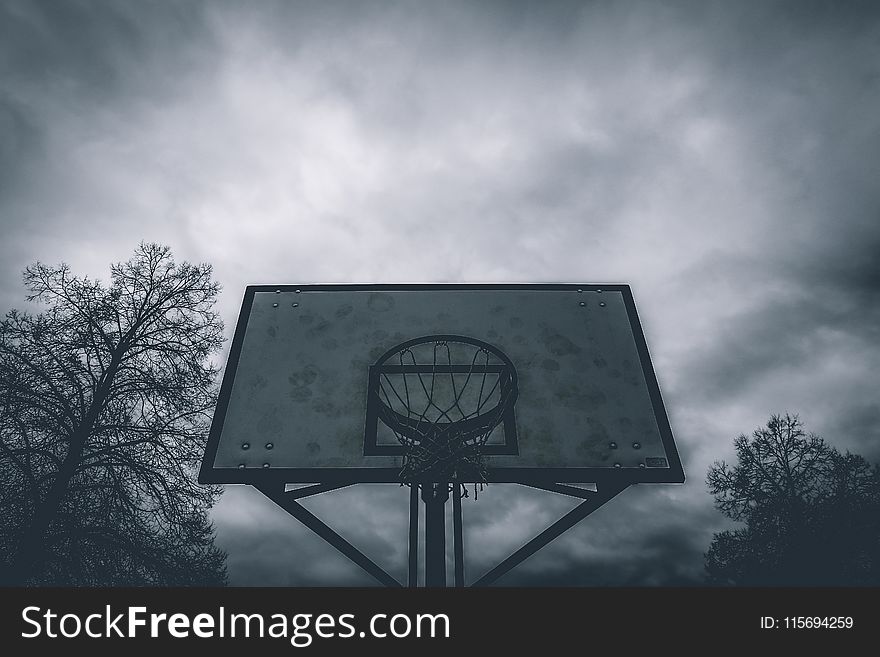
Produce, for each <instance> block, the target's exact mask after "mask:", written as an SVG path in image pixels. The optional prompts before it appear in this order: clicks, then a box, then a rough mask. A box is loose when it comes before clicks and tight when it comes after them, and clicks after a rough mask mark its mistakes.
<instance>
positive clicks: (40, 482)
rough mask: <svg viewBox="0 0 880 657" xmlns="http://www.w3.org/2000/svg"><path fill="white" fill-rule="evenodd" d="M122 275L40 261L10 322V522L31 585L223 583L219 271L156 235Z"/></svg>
mask: <svg viewBox="0 0 880 657" xmlns="http://www.w3.org/2000/svg"><path fill="white" fill-rule="evenodd" d="M110 271H111V279H110V283H109V285H106V286H105V285H103V284H102V283H101V282H100V281H98V280H90V279H88V278H83V277H77V276H75V275H73V274H72V273H71V271H70V269H69V267H68V266H66V265H61V266H57V267H52V266H46V265H43V264H40V263H37V264H35V265H33V266H31V267H28V268H27V269H26V270H25V273H24V282H25V285H26V287H27V288H28V290H29V291H30V295H29V296H28V300H29V301H32V302H37V303H41V304H44V305H45V306H46V309H45V311H44V312H41V313H39V314H30V313H21V312H17V311H15V310H13V311H11V312H9V313H8V314H7V315H6V318H5V319H4V320H3V321H2V322H0V438H2V440H0V446H2V450H0V478H2V481H0V494H2V500H0V505H2V509H3V513H4V522H3V528H2V529H0V541H2V545H0V549H2V554H3V563H2V567H3V569H4V571H5V576H4V578H3V579H5V580H6V581H8V582H15V583H22V584H41V583H57V584H84V585H90V584H106V585H114V584H134V585H142V584H143V585H149V584H222V583H225V579H226V571H225V555H224V554H223V553H222V552H221V551H220V550H218V549H217V548H216V547H215V546H214V541H213V530H212V527H211V525H210V522H209V520H208V518H207V510H208V509H209V508H210V506H211V505H212V504H213V502H214V501H215V499H216V497H217V495H218V494H219V489H217V488H212V487H205V486H200V485H198V484H197V483H196V479H195V467H196V464H197V463H198V461H199V459H200V457H201V453H202V450H203V448H204V444H205V439H206V434H207V427H208V424H209V422H210V413H211V411H212V409H213V406H214V402H215V399H216V388H215V377H216V373H217V372H216V368H215V367H214V366H213V365H212V364H211V362H210V356H211V354H212V353H213V352H215V351H216V350H217V349H218V348H219V347H220V345H221V343H222V340H223V337H222V334H223V326H222V323H221V322H220V320H219V317H218V315H217V314H216V313H215V312H214V310H213V306H214V303H215V301H216V297H217V294H218V292H219V286H218V284H217V283H216V282H215V281H213V280H212V271H211V267H210V266H209V265H203V264H202V265H191V264H189V263H183V264H179V265H178V264H176V263H175V262H174V260H173V258H172V255H171V253H170V251H169V249H168V248H166V247H161V246H159V245H155V244H141V245H140V246H139V247H138V248H137V249H136V250H135V253H134V255H133V257H132V258H131V259H130V260H128V261H127V262H123V263H118V264H115V265H112V266H111V270H110Z"/></svg>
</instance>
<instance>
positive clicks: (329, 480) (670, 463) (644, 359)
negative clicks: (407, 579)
mask: <svg viewBox="0 0 880 657" xmlns="http://www.w3.org/2000/svg"><path fill="white" fill-rule="evenodd" d="M279 290H280V291H281V292H296V291H301V292H303V293H306V292H322V291H323V292H333V291H352V292H394V291H422V292H431V291H439V290H546V291H570V292H577V291H583V292H596V291H607V292H619V293H620V294H621V295H622V298H623V301H624V305H625V308H626V313H627V317H628V319H629V324H630V328H631V330H632V335H633V338H634V341H635V346H636V350H637V353H638V357H639V364H640V366H641V368H642V372H643V374H644V378H645V383H646V385H647V388H648V394H649V396H650V400H651V405H652V407H653V411H654V417H655V418H656V421H657V427H658V430H659V432H660V437H661V441H662V444H663V447H664V450H665V452H666V457H667V458H666V463H665V464H664V463H662V459H661V460H659V462H657V463H656V467H652V465H651V464H650V462H649V463H648V467H644V468H613V467H564V468H546V467H543V468H542V467H534V468H523V467H516V468H507V467H491V466H490V468H489V470H488V475H487V479H486V482H487V483H518V484H526V485H531V484H538V485H542V484H548V483H598V482H605V483H613V484H615V485H616V484H636V483H682V482H683V481H684V471H683V468H682V464H681V459H680V457H679V455H678V451H677V449H676V447H675V441H674V438H673V435H672V429H671V427H670V425H669V419H668V417H667V415H666V410H665V407H664V405H663V401H662V397H661V394H660V387H659V385H658V383H657V378H656V374H655V372H654V368H653V365H652V363H651V357H650V354H649V352H648V346H647V343H646V341H645V336H644V333H643V331H642V327H641V323H640V322H639V318H638V314H637V312H636V307H635V302H634V300H633V297H632V292H631V290H630V287H629V286H628V285H590V284H566V283H550V284H510V283H508V284H374V285H251V286H248V287H247V288H246V290H245V295H244V301H243V303H242V308H241V312H240V314H239V318H238V323H237V325H236V329H235V334H234V336H233V339H232V344H231V346H230V351H229V357H228V360H227V365H226V370H225V372H224V375H223V382H222V384H221V387H220V393H219V396H218V401H217V408H216V412H215V414H214V418H213V422H212V425H211V430H210V434H209V437H208V443H207V447H206V450H205V455H204V458H203V460H202V464H201V469H200V472H199V481H200V482H202V483H214V484H220V483H229V484H233V483H239V484H252V485H259V484H267V485H274V484H277V483H319V484H328V485H347V484H353V483H399V477H398V475H399V469H398V468H395V467H375V468H370V467H320V468H295V467H272V468H267V469H254V468H246V469H239V468H231V467H226V468H215V467H214V462H215V457H216V454H217V449H218V446H219V442H220V436H221V433H222V429H223V423H224V421H225V418H226V413H227V410H228V407H229V401H230V396H231V394H232V386H233V382H234V380H235V375H236V370H237V368H238V365H239V359H240V356H241V351H242V345H243V342H244V338H245V333H246V329H247V325H248V319H249V317H250V314H251V309H252V306H253V302H254V297H255V295H256V294H257V293H275V292H278V291H279ZM368 375H369V373H367V372H365V376H368ZM374 420H375V418H373V419H371V415H370V413H369V410H368V416H367V418H365V422H366V423H365V425H364V426H365V454H366V455H372V454H384V453H393V452H394V451H395V450H396V447H395V446H382V445H377V444H376V442H375V434H374V433H373V431H372V424H371V422H373V421H374ZM508 424H514V423H512V422H511V421H508V420H506V421H505V434H506V439H505V444H504V445H494V446H490V445H487V446H486V447H487V450H486V452H485V453H486V454H487V455H492V454H493V452H494V453H498V454H511V453H513V454H515V453H516V452H515V451H514V450H515V449H516V437H515V436H516V434H515V424H514V426H510V427H508V426H507V425H508ZM508 432H509V435H507V434H508ZM389 447H390V449H388V448H389Z"/></svg>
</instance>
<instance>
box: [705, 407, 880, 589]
mask: <svg viewBox="0 0 880 657" xmlns="http://www.w3.org/2000/svg"><path fill="white" fill-rule="evenodd" d="M734 445H735V448H736V455H737V461H738V462H737V464H736V465H735V466H733V467H731V466H728V465H727V464H726V463H723V462H717V463H715V464H714V465H713V466H712V467H711V468H710V469H709V473H708V476H707V484H708V486H709V490H710V491H711V492H712V494H713V495H714V496H715V505H716V507H717V508H718V509H719V510H720V511H721V512H722V513H723V514H724V515H726V516H727V517H728V518H731V519H733V520H736V521H741V522H742V523H744V526H743V527H741V528H738V529H734V530H728V531H723V532H720V533H718V534H716V535H715V537H714V539H713V541H712V545H711V546H710V548H709V551H708V553H707V554H706V573H707V579H708V581H709V582H710V583H713V584H736V585H751V586H765V585H769V586H773V585H789V586H798V585H869V584H878V583H880V471H878V469H877V468H876V467H875V468H872V467H871V466H870V464H869V463H868V462H867V461H865V459H863V458H862V457H861V456H857V455H855V454H850V453H847V454H841V453H840V452H838V451H837V450H836V449H834V448H833V447H830V446H829V445H827V444H826V443H825V441H824V440H822V439H821V438H819V437H817V436H814V435H807V434H805V433H804V430H803V426H802V424H801V422H800V420H799V419H798V417H797V416H790V415H785V416H773V417H772V418H771V419H770V421H769V422H768V423H767V426H766V427H764V428H760V429H757V430H756V431H755V432H754V434H753V435H752V437H751V439H749V438H747V437H746V436H744V435H743V436H740V437H739V438H737V439H736V441H735V442H734Z"/></svg>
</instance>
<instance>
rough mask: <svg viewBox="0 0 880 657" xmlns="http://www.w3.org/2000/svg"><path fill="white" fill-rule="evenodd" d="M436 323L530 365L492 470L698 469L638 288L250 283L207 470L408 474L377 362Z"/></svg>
mask: <svg viewBox="0 0 880 657" xmlns="http://www.w3.org/2000/svg"><path fill="white" fill-rule="evenodd" d="M425 336H434V337H439V338H443V337H449V336H460V337H463V338H465V339H467V340H473V341H478V342H480V343H485V344H487V345H491V347H492V348H493V350H495V351H497V352H498V353H499V354H501V356H499V358H500V359H509V362H510V363H512V365H513V367H514V368H515V373H516V374H515V375H516V377H517V379H518V394H517V395H516V399H515V404H513V406H512V407H511V408H510V409H509V410H508V411H506V412H505V416H504V418H503V421H501V422H499V424H498V426H497V427H496V428H495V430H494V431H493V432H492V434H491V435H490V436H489V438H488V440H487V441H486V444H485V447H484V448H483V453H484V455H485V457H484V461H485V465H486V472H487V474H486V480H487V481H489V482H518V483H535V482H539V483H540V482H558V483H562V482H570V483H577V482H582V483H589V482H599V481H615V482H618V483H640V482H658V483H659V482H668V483H676V482H682V481H684V473H683V471H682V466H681V461H680V459H679V456H678V453H677V451H676V448H675V445H674V442H673V437H672V433H671V430H670V427H669V422H668V420H667V416H666V412H665V409H664V406H663V402H662V400H661V397H660V390H659V387H658V385H657V380H656V378H655V375H654V370H653V368H652V365H651V360H650V357H649V355H648V349H647V346H646V343H645V338H644V336H643V333H642V329H641V325H640V323H639V320H638V316H637V314H636V308H635V305H634V303H633V298H632V294H631V292H630V288H629V287H628V286H626V285H602V286H596V285H586V284H582V285H578V284H534V285H528V284H516V285H513V284H506V285H453V284H433V285H298V286H297V285H283V286H265V285H261V286H250V287H248V288H247V290H246V292H245V297H244V303H243V305H242V309H241V314H240V317H239V320H238V324H237V326H236V330H235V335H234V338H233V341H232V344H231V348H230V353H229V358H228V362H227V366H226V371H225V374H224V377H223V383H222V386H221V391H220V397H219V401H218V405H217V410H216V413H215V416H214V421H213V425H212V427H211V433H210V437H209V442H208V449H207V450H206V453H205V458H204V461H203V463H202V468H201V472H200V476H199V479H200V481H202V482H211V483H263V482H266V481H275V482H287V483H297V482H302V483H336V484H339V483H346V482H348V483H357V482H389V483H391V482H394V483H397V482H398V481H399V473H400V471H401V467H402V461H403V457H402V455H403V447H402V446H401V445H400V443H399V442H398V441H397V439H396V438H395V435H394V433H393V432H392V431H391V430H390V429H388V427H386V426H385V425H384V423H383V422H382V420H381V417H380V414H378V413H376V411H375V404H373V403H372V402H371V401H370V400H371V399H373V398H374V395H375V394H376V391H375V385H376V378H377V369H376V368H377V363H379V362H380V361H381V360H382V358H383V356H386V355H387V354H388V353H389V352H394V350H395V349H397V348H398V347H400V345H404V344H406V343H408V342H409V341H417V339H419V338H424V337H425ZM486 353H488V351H487V352H486ZM448 358H449V363H450V367H449V368H447V369H448V371H450V372H457V371H458V370H455V367H456V365H455V363H453V361H455V359H456V355H455V347H453V351H452V354H451V355H449V356H448ZM487 362H488V361H487ZM493 362H494V361H493ZM498 362H501V361H500V360H499V361H498ZM504 362H507V360H505V361H504ZM493 367H494V365H492V364H491V363H489V364H487V365H486V367H484V368H483V370H484V371H486V372H489V374H488V376H489V384H490V385H491V384H492V378H491V377H492V376H493V373H496V372H497V370H494V369H493ZM455 376H457V377H459V379H458V383H461V378H460V377H461V376H463V374H462V373H461V372H459V373H458V374H455ZM495 376H496V377H497V376H498V375H497V373H496V374H495ZM402 380H403V379H402ZM452 385H453V386H455V385H456V384H455V381H453V384H452ZM371 386H372V387H371ZM498 389H499V390H500V388H498ZM412 390H418V387H417V386H412ZM472 390H474V389H473V388H472ZM414 394H415V393H414ZM468 394H476V393H468Z"/></svg>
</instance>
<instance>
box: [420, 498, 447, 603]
mask: <svg viewBox="0 0 880 657" xmlns="http://www.w3.org/2000/svg"><path fill="white" fill-rule="evenodd" d="M421 488H422V501H423V502H424V503H425V586H428V587H445V586H446V500H448V499H449V484H447V483H446V482H441V483H439V484H422V487H421Z"/></svg>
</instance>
